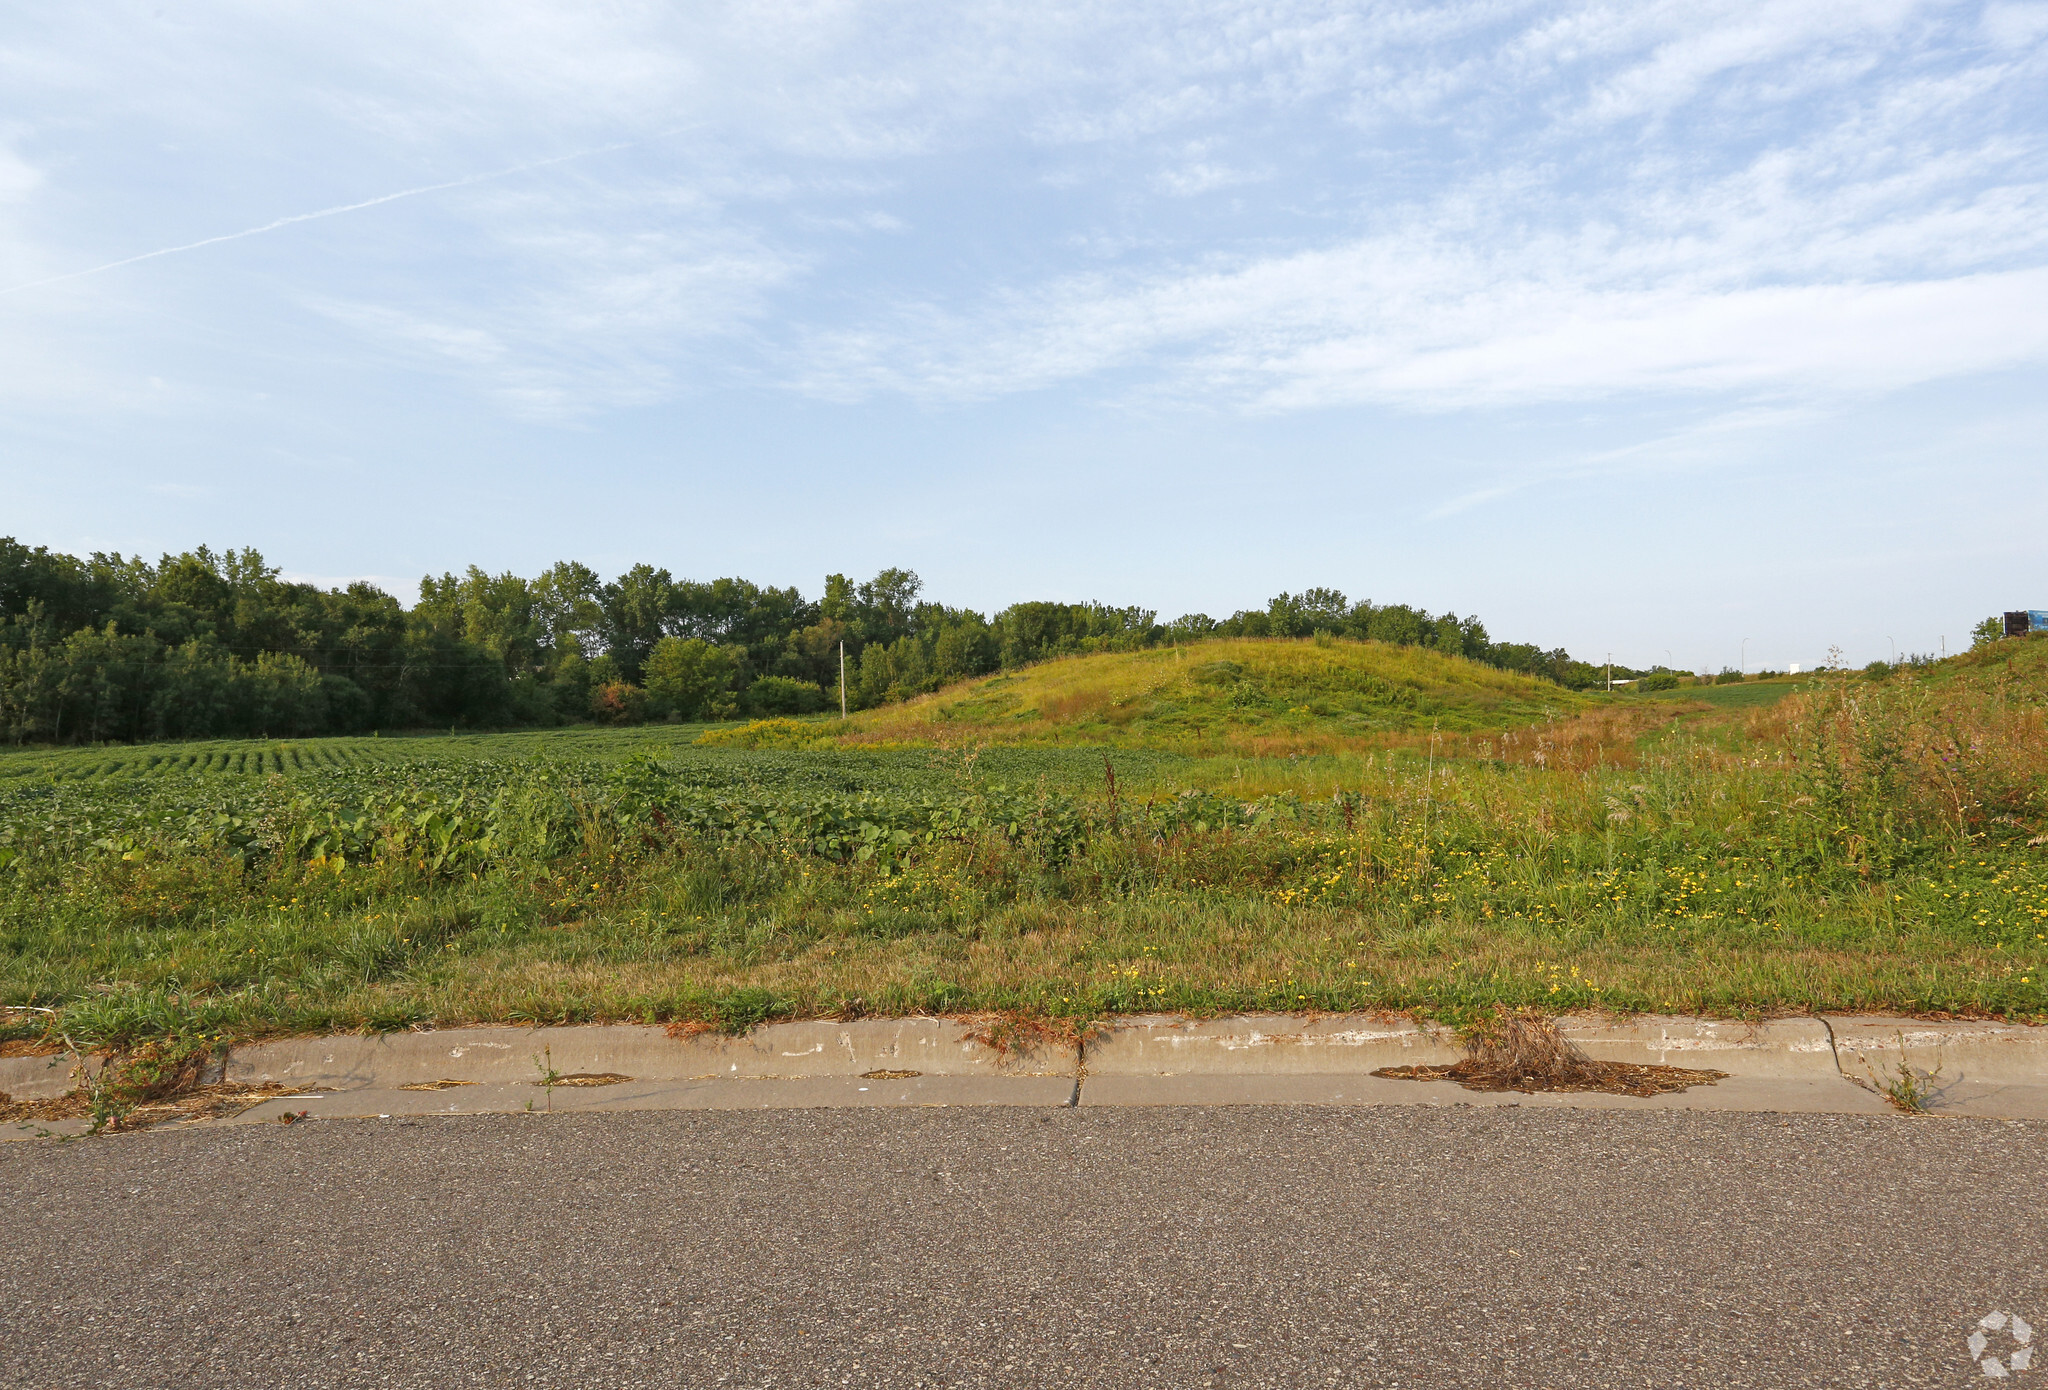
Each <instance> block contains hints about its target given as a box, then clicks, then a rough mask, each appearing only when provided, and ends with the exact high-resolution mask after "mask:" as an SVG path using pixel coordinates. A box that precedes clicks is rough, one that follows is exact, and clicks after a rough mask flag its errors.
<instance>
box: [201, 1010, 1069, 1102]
mask: <svg viewBox="0 0 2048 1390" xmlns="http://www.w3.org/2000/svg"><path fill="white" fill-rule="evenodd" d="M972 1033H973V1028H972V1025H970V1024H967V1023H963V1022H961V1021H959V1020H957V1019H939V1018H893V1019H860V1020H857V1021H854V1022H848V1023H834V1022H830V1021H816V1022H808V1023H774V1024H767V1025H764V1026H762V1027H759V1028H756V1029H754V1030H753V1031H752V1032H750V1033H748V1034H747V1035H746V1036H744V1037H737V1038H735V1037H727V1036H724V1035H722V1034H717V1033H697V1034H687V1035H684V1036H682V1037H670V1036H669V1034H668V1032H667V1031H666V1030H665V1029H661V1028H649V1027H642V1026H637V1025H633V1024H610V1025H599V1026H593V1027H584V1028H450V1029H445V1030H441V1031H436V1032H421V1033H387V1034H384V1035H383V1036H381V1037H349V1036H342V1037H327V1038H287V1039H284V1040H282V1041H279V1042H267V1043H254V1044H251V1045H250V1046H247V1047H238V1048H236V1049H235V1050H234V1051H233V1052H232V1053H231V1054H230V1055H229V1057H228V1066H227V1079H228V1080H230V1081H239V1082H244V1083H249V1084H261V1083H264V1082H276V1083H281V1084H284V1085H290V1086H304V1087H307V1088H308V1089H313V1090H317V1089H321V1088H323V1087H324V1088H334V1089H355V1088H360V1087H365V1086H372V1085H406V1084H412V1083H417V1082H427V1081H438V1080H442V1079H448V1080H455V1081H472V1082H497V1083H525V1082H533V1081H537V1080H538V1079H539V1078H540V1076H541V1074H542V1072H543V1069H544V1068H545V1067H550V1066H551V1067H553V1069H554V1070H556V1071H557V1072H561V1073H565V1074H567V1073H574V1072H593V1073H602V1072H610V1073H617V1074H620V1075H624V1076H628V1077H631V1078H632V1079H634V1080H635V1081H700V1080H711V1079H713V1078H741V1077H754V1078H767V1077H784V1078H795V1077H823V1076H836V1077H846V1076H860V1075H861V1074H862V1073H864V1072H871V1071H911V1072H917V1073H919V1074H921V1075H925V1076H978V1077H1001V1078H1020V1077H1031V1076H1037V1077H1044V1076H1064V1077H1067V1078H1069V1079H1071V1078H1072V1077H1073V1075H1074V1065H1075V1058H1074V1055H1073V1053H1072V1051H1071V1050H1070V1049H1064V1048H1062V1049H1051V1050H1045V1049H1040V1050H1030V1051H997V1050H996V1049H994V1048H991V1047H989V1046H988V1045H987V1044H985V1043H983V1042H981V1041H979V1040H977V1039H976V1038H975V1037H973V1036H972Z"/></svg>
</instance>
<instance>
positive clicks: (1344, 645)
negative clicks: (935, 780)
mask: <svg viewBox="0 0 2048 1390" xmlns="http://www.w3.org/2000/svg"><path fill="white" fill-rule="evenodd" d="M1593 703H1594V701H1593V700H1592V699H1590V698H1589V697H1587V696H1584V695H1577V694H1574V693H1572V692H1571V691H1567V690H1563V689H1561V688H1559V687H1557V686H1555V685H1552V684H1550V683H1548V682H1546V681H1539V680H1535V679H1533V678H1531V677H1528V676H1520V675H1516V674H1514V673H1512V672H1508V671H1500V670H1496V669H1494V668H1493V667H1490V666H1482V665H1480V664H1479V663H1477V662H1473V661H1468V660H1466V659H1465V658H1463V657H1455V656H1446V655H1444V654H1442V653H1440V652H1433V651H1429V650H1427V649H1424V648H1419V647H1394V646H1388V645H1386V644H1385V643H1380V642H1354V641H1349V640H1346V639H1327V640H1307V639H1304V640H1300V641H1285V640H1268V639H1256V638H1238V639H1223V640H1218V641H1209V642H1200V643H1195V644H1192V645H1189V646H1182V647H1168V648H1159V649H1155V650H1151V651H1139V652H1102V653H1097V654H1094V655H1090V656H1078V657H1066V658H1062V659H1060V660H1056V661H1048V662H1044V663H1042V664H1040V665H1037V666H1031V667H1026V668H1024V669H1023V670H1019V671H1012V672H1007V673H1005V674H1002V675H998V676H990V677H986V678H983V679H980V680H974V681H966V682H962V683H961V684H959V685H955V686H949V687H948V688H946V689H944V690H941V691H938V692H937V693H935V694H932V695H926V696H922V697H920V698H918V699H915V700H910V701H908V702H906V703H904V704H901V705H893V706H889V707H886V708H883V709H878V710H871V711H868V712H866V713H864V714H861V715H859V716H857V717H856V718H855V719H853V720H852V721H850V725H849V727H848V728H846V729H845V730H844V732H834V731H832V730H830V729H829V728H820V729H819V732H821V733H833V734H834V737H835V738H836V741H838V742H840V743H842V744H844V745H846V746H850V747H860V746H875V745H887V744H902V743H939V744H954V745H957V744H967V743H977V742H979V743H996V744H1008V743H1022V744H1030V743H1046V744H1075V743H1083V744H1088V743H1095V744H1104V745H1109V746H1124V747H1149V748H1162V749H1170V750H1173V751H1177V752H1184V753H1194V754H1215V753H1238V754H1247V755H1255V756H1281V757H1284V756H1286V755H1288V754H1290V753H1292V754H1316V753H1334V752H1338V751H1343V750H1350V751H1358V750H1361V749H1369V748H1376V747H1382V746H1385V745H1386V744H1387V743H1388V742H1390V741H1394V740H1395V739H1398V737H1399V736H1403V735H1412V734H1415V733H1418V732H1427V731H1431V730H1435V731H1438V732H1441V733H1444V734H1457V733H1469V732H1473V731H1477V730H1505V729H1511V728H1515V727H1518V726H1528V725H1531V724H1542V723H1549V722H1552V721H1554V720H1556V719H1558V718H1561V717H1564V716H1568V715H1572V714H1577V713H1579V712H1581V711H1584V710H1586V709H1588V708H1590V707H1591V706H1592V705H1593ZM735 741H739V740H735Z"/></svg>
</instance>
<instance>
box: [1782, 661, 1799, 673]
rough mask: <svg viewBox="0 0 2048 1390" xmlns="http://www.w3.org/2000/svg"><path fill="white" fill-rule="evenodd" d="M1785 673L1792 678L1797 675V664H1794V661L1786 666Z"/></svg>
mask: <svg viewBox="0 0 2048 1390" xmlns="http://www.w3.org/2000/svg"><path fill="white" fill-rule="evenodd" d="M1785 671H1786V673H1787V674H1788V675H1794V676H1796V675H1798V674H1799V663H1798V662H1796V661H1795V662H1793V663H1792V664H1791V665H1790V666H1787V667H1786V668H1785Z"/></svg>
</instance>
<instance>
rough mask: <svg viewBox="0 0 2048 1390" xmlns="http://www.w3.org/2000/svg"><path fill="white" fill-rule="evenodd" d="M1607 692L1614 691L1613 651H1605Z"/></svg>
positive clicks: (1610, 693)
mask: <svg viewBox="0 0 2048 1390" xmlns="http://www.w3.org/2000/svg"><path fill="white" fill-rule="evenodd" d="M1607 693H1608V694H1609V695H1612V694H1613V693H1614V653H1613V652H1609V653H1607Z"/></svg>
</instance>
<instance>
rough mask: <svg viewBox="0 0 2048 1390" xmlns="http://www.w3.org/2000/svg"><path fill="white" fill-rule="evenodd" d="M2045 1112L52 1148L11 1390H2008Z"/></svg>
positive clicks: (838, 1119)
mask: <svg viewBox="0 0 2048 1390" xmlns="http://www.w3.org/2000/svg"><path fill="white" fill-rule="evenodd" d="M2044 1140H2048V1125H2040V1124H2030V1123H2020V1122H1987V1121H1961V1120H1908V1119H1892V1118H1883V1119H1863V1118H1854V1117H1844V1116H1798V1117H1787V1116H1776V1115H1752V1114H1713V1113H1701V1112H1684V1111H1669V1112H1661V1113H1652V1114H1645V1113H1635V1114H1631V1113H1617V1112H1610V1111H1561V1110H1546V1111H1532V1110H1475V1109H1426V1108H1419V1107H1400V1108H1386V1109H1358V1110H1341V1109H1324V1108H1283V1107H1257V1108H1220V1109H1206V1110H1181V1109H1130V1110H1105V1111H1088V1110H1080V1111H1074V1110H1058V1111H1051V1112H1047V1111H1020V1110H966V1109H954V1110H885V1111H875V1110H868V1111H851V1110H839V1111H823V1110H812V1111H776V1112H765V1113H742V1112H715V1111H713V1112H704V1111H700V1112H666V1113H640V1114H602V1115H559V1116H552V1117H548V1116H535V1117H527V1116H499V1117H482V1118H468V1119H448V1120H384V1121H378V1120H361V1121H358V1120H348V1121H340V1120H326V1121H318V1120H316V1121H312V1122H308V1123H303V1124H299V1125H294V1126H290V1127H285V1126H273V1125H266V1126H262V1127H255V1126H245V1127H239V1128H235V1127H212V1128H205V1129H198V1128H195V1129H187V1130H184V1131H180V1132H172V1133H156V1134H141V1135H134V1136H120V1137H114V1138H110V1139H103V1140H97V1141H82V1142H75V1143H68V1144H62V1145H58V1144H50V1143H32V1144H31V1143H21V1144H8V1145H4V1146H0V1384H4V1385H8V1386H17V1385H20V1386H38V1387H41V1386H92V1387H145V1386H147V1387H159V1386H180V1387H182V1386H265V1387H275V1386H301V1385H303V1386H322V1387H326V1386H366V1387H368V1386H387V1385H388V1386H436V1387H443V1386H519V1387H524V1386H575V1387H602V1386H665V1387H666V1386H810V1385H855V1386H875V1385H886V1386H1066V1385H1077V1386H1078V1385H1085V1386H1098V1385H1099V1386H1176V1387H1178V1386H1207V1385H1214V1386H1325V1385H1337V1386H1350V1385H1385V1386H1394V1385H1401V1386H1416V1387H1423V1386H1429V1387H1435V1386H1456V1385H1485V1386H1503V1385H1509V1386H1553V1385H1554V1386H1576V1385H1586V1386H1624V1385H1626V1386H1645V1385H1648V1386H1660V1387H1667V1386H1702V1387H1704V1386H1713V1387H1726V1386H1768V1387H1782V1386H1795V1385H1815V1386H1861V1385H1873V1386H1875V1385H1883V1386H1917V1385H1967V1384H1978V1383H1982V1382H1983V1380H1984V1379H1985V1377H1984V1375H1983V1373H1982V1372H1981V1371H1980V1369H1979V1368H1978V1366H1977V1365H1976V1364H1974V1363H1973V1362H1972V1361H1971V1359H1970V1353H1969V1351H1968V1350H1967V1348H1966V1346H1965V1338H1966V1336H1967V1335H1968V1333H1969V1332H1970V1331H1971V1329H1972V1328H1973V1327H1974V1326H1975V1325H1976V1324H1977V1322H1978V1319H1979V1318H1980V1317H1982V1316H1983V1315H1985V1314H1986V1313H1989V1312H1991V1311H1993V1310H2001V1311H2006V1312H2010V1313H2018V1314H2020V1315H2022V1317H2023V1318H2024V1319H2026V1321H2027V1322H2029V1323H2030V1324H2034V1325H2038V1326H2041V1327H2042V1328H2043V1329H2044V1332H2043V1335H2042V1340H2043V1341H2048V1219H2044V1214H2043V1199H2044V1194H2048V1183H2044V1178H2048V1146H2044ZM2012 1335H2013V1334H2012V1328H2011V1325H2010V1324H2008V1325H2007V1326H2006V1327H2005V1328H2004V1329H2001V1330H2000V1331H1999V1332H1998V1333H1997V1334H1996V1335H1995V1336H1993V1337H1992V1338H1991V1344H1990V1347H1989V1350H1990V1351H1991V1352H1994V1353H1996V1352H2000V1351H2009V1350H2010V1349H2011V1346H2012V1343H2011V1338H2012ZM2044 1359H2048V1358H2044ZM2035 1375H2039V1376H2040V1377H2041V1378H2042V1379H2044V1380H2048V1365H2044V1366H2043V1367H2041V1368H2038V1369H2036V1368H2028V1369H2027V1370H2024V1371H2021V1372H2019V1373H2018V1375H2017V1376H2016V1377H2015V1378H2014V1379H2015V1383H2017V1384H2020V1385H2024V1384H2025V1383H2026V1382H2027V1380H2029V1379H2031V1378H2032V1377H2033V1376H2035Z"/></svg>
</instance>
